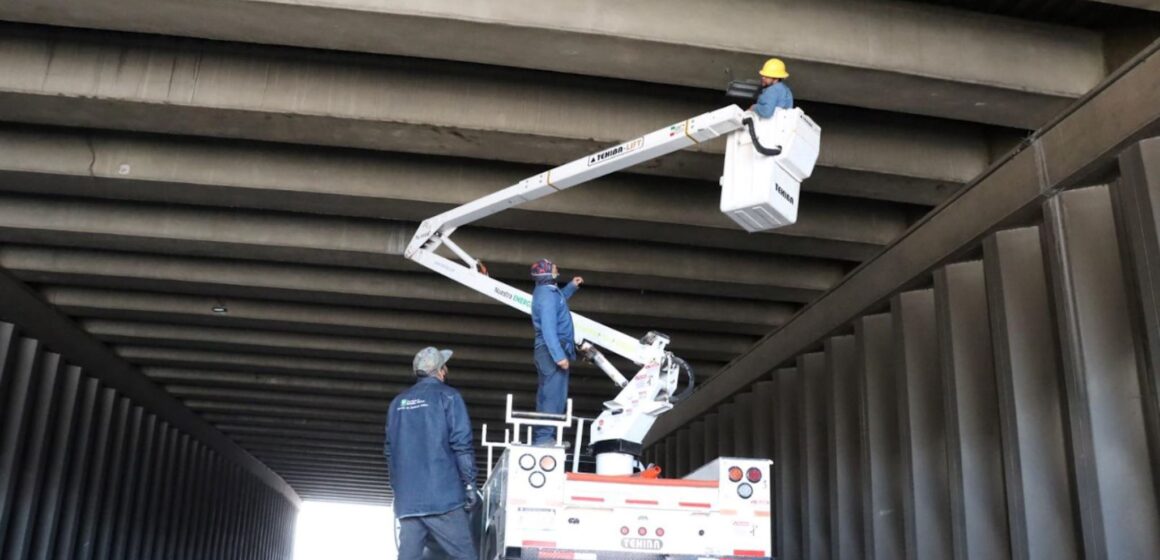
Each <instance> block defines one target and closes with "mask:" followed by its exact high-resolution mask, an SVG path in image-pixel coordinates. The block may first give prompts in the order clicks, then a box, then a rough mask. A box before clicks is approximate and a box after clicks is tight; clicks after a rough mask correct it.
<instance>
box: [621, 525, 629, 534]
mask: <svg viewBox="0 0 1160 560" xmlns="http://www.w3.org/2000/svg"><path fill="white" fill-rule="evenodd" d="M620 534H622V535H627V534H628V527H621V528H620Z"/></svg>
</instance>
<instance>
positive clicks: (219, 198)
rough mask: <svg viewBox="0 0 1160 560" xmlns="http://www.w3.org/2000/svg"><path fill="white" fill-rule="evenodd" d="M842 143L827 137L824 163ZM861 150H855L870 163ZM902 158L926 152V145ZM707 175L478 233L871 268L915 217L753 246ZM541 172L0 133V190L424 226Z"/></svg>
mask: <svg viewBox="0 0 1160 560" xmlns="http://www.w3.org/2000/svg"><path fill="white" fill-rule="evenodd" d="M881 125H882V126H883V127H885V125H886V123H885V122H883V123H881ZM900 134H902V132H901V131H900ZM909 134H910V135H911V136H919V137H921V136H922V135H921V134H918V133H917V132H915V131H910V132H909ZM927 140H929V142H927V143H931V142H934V140H933V139H927ZM840 141H841V139H840V138H839V139H834V140H831V139H829V137H828V136H827V141H826V142H827V151H828V150H829V145H830V144H831V143H838V142H840ZM851 143H853V142H851ZM865 145H873V146H880V147H883V151H887V152H888V151H889V149H888V148H886V147H889V146H895V145H896V143H892V142H889V141H887V140H886V139H881V138H876V139H872V140H870V141H867V142H866V144H865ZM865 145H861V144H857V147H859V148H861V149H863V150H865ZM853 148H854V146H851V149H853ZM895 149H899V150H903V151H906V150H911V153H913V150H922V151H923V152H924V153H925V152H929V151H930V149H929V148H926V147H925V146H924V145H923V144H914V145H909V146H895ZM930 157H932V158H933V157H934V156H933V154H932V155H931V156H930ZM910 159H912V160H913V159H915V158H910ZM917 159H919V160H926V159H927V158H925V157H924V158H917ZM713 164H714V169H715V171H714V174H715V175H714V178H713V182H712V183H710V182H706V181H697V180H675V179H671V178H656V177H642V176H636V175H625V174H619V175H612V176H610V177H607V178H604V179H601V180H597V181H594V182H592V183H589V184H586V185H584V187H583V188H577V189H572V190H568V191H566V192H563V193H560V194H558V195H555V196H550V197H545V198H542V199H540V200H537V201H534V202H531V203H529V204H526V205H524V206H521V207H520V208H518V209H514V210H510V211H507V212H504V213H502V214H500V215H497V216H495V217H492V218H489V219H487V220H485V221H482V222H480V224H479V225H485V226H489V227H496V228H503V229H516V230H529V229H531V230H536V231H547V232H551V233H560V234H572V235H584V236H595V237H604V238H609V239H625V238H628V239H643V240H651V241H660V242H667V243H680V244H688V245H695V246H708V247H722V248H729V249H738V250H741V249H744V250H754V251H762V252H781V253H787V254H806V255H811V256H814V255H816V256H823V257H831V258H840V259H845V260H863V259H865V258H867V257H868V256H870V254H872V253H873V252H875V251H877V250H878V249H879V248H880V247H881V246H882V245H885V244H887V243H889V242H890V241H893V240H894V238H895V237H897V236H898V235H899V234H901V233H902V232H903V231H904V230H905V228H906V227H907V225H908V224H909V221H910V217H911V215H913V214H914V213H915V212H914V209H913V208H910V207H906V206H898V205H894V204H888V203H884V202H881V201H875V202H869V201H865V200H851V199H850V198H848V197H842V196H829V195H824V194H810V195H809V203H807V204H803V205H802V208H801V212H800V215H799V217H798V222H797V223H796V224H795V225H793V226H789V227H785V228H780V229H778V230H776V231H774V232H770V233H767V234H760V235H750V234H747V233H745V232H743V231H741V230H740V229H739V228H738V227H737V225H736V224H734V223H733V222H732V221H731V220H729V219H728V218H726V217H725V216H724V215H723V214H721V212H719V211H718V207H719V194H718V193H719V192H720V188H719V186H718V185H717V180H716V177H719V176H720V174H721V158H719V157H718V158H715V159H714V161H713ZM984 164H985V161H980V162H979V165H978V166H977V169H976V168H975V167H972V168H971V170H970V171H971V172H974V171H977V170H981V169H982V167H983V165H984ZM542 171H543V168H542V167H533V166H518V165H505V164H500V163H489V162H482V161H479V160H464V159H451V158H445V157H440V158H431V157H416V156H412V155H402V154H381V153H370V152H364V151H353V150H335V149H325V148H318V147H310V148H302V147H298V146H290V145H285V144H253V143H237V142H225V143H223V142H221V141H215V140H209V139H204V138H174V137H171V136H140V135H124V134H110V133H106V132H97V131H84V132H78V131H73V130H62V129H44V128H34V127H27V126H21V125H11V124H9V125H4V124H0V190H7V191H13V192H27V193H33V194H56V195H75V196H82V197H96V198H111V199H130V200H141V201H152V202H165V203H173V202H181V203H186V204H192V205H197V206H206V205H209V206H214V205H228V206H230V207H237V208H251V209H267V210H285V211H291V212H301V213H307V214H330V215H339V216H351V217H362V218H374V219H390V220H403V221H414V222H419V221H421V220H424V219H426V218H429V217H431V216H433V215H435V214H437V213H439V212H442V211H444V210H448V209H450V208H452V207H453V206H455V205H459V204H463V203H466V202H469V201H471V200H474V199H477V198H480V197H482V196H485V195H487V194H490V193H492V192H494V191H497V190H499V189H502V188H504V187H506V186H508V185H510V184H513V183H515V182H518V181H520V180H522V179H524V178H525V177H528V176H531V175H534V174H537V173H540V172H542ZM857 174H858V171H856V170H841V171H836V172H835V175H842V176H843V178H841V179H840V180H838V181H835V183H836V184H839V185H840V189H841V190H839V191H837V192H839V194H847V195H850V196H863V195H868V194H869V195H872V194H873V193H870V192H868V190H869V189H870V188H871V187H870V183H869V182H867V181H862V180H860V179H858V178H857V176H856V175H857ZM870 175H871V176H878V175H874V174H873V173H871V174H870ZM815 183H820V182H819V181H817V180H816V179H811V180H810V181H809V182H807V183H806V187H807V189H813V187H812V185H814V184H815ZM890 184H891V185H896V186H898V187H899V188H901V189H906V190H908V191H909V190H914V188H916V184H915V182H914V180H913V179H911V178H907V177H899V178H898V180H897V181H895V182H891V183H890ZM939 184H940V185H945V188H939V187H931V189H929V190H930V191H931V192H930V194H929V195H925V194H924V195H917V194H916V195H915V196H906V195H902V194H900V195H898V196H890V197H887V196H885V195H883V196H880V197H878V198H889V199H891V200H893V199H900V200H902V201H904V202H918V203H921V204H934V203H937V202H939V201H941V200H942V199H943V198H944V197H945V196H946V195H947V194H949V192H950V191H951V190H953V189H954V188H957V186H958V185H959V181H957V180H956V181H954V182H943V183H939ZM847 190H849V192H847ZM924 192H925V190H924ZM678 224H679V225H678Z"/></svg>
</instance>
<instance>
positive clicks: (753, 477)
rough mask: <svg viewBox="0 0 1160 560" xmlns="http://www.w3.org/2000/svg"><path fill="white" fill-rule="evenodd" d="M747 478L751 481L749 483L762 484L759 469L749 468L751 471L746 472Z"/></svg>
mask: <svg viewBox="0 0 1160 560" xmlns="http://www.w3.org/2000/svg"><path fill="white" fill-rule="evenodd" d="M745 478H747V479H749V482H752V483H755V484H756V483H758V482H761V469H759V468H757V467H749V470H747V471H745Z"/></svg>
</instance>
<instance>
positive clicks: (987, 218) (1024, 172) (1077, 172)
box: [646, 42, 1160, 443]
mask: <svg viewBox="0 0 1160 560" xmlns="http://www.w3.org/2000/svg"><path fill="white" fill-rule="evenodd" d="M1153 91H1160V42H1157V43H1153V44H1152V45H1151V46H1150V47H1148V49H1146V50H1145V51H1143V52H1142V53H1140V55H1139V56H1137V57H1136V58H1135V59H1133V60H1132V61H1131V62H1129V63H1128V64H1127V65H1125V66H1124V67H1122V68H1121V69H1120V70H1119V71H1117V73H1116V74H1115V75H1114V76H1112V77H1111V78H1109V79H1108V80H1107V81H1106V82H1104V83H1103V84H1101V86H1100V87H1099V88H1097V89H1096V90H1094V91H1093V92H1091V93H1090V94H1089V95H1088V96H1087V97H1085V98H1084V99H1083V100H1082V101H1081V102H1079V103H1077V104H1076V105H1074V106H1073V107H1072V108H1071V109H1069V110H1068V111H1067V112H1066V113H1064V114H1062V115H1060V116H1059V117H1057V119H1056V120H1054V121H1053V122H1052V123H1050V124H1049V125H1048V126H1046V127H1045V128H1044V129H1042V130H1040V131H1038V132H1036V133H1035V135H1033V137H1032V138H1031V139H1030V140H1029V142H1030V143H1029V147H1028V148H1027V149H1024V150H1020V151H1015V152H1012V153H1011V154H1009V155H1008V156H1007V157H1006V158H1005V159H1004V160H1003V161H1002V162H1000V163H998V164H997V165H996V167H995V168H994V169H993V170H991V172H990V173H988V174H986V175H984V176H983V177H980V178H979V179H978V180H977V181H976V182H975V183H974V184H972V185H970V186H968V187H967V188H966V189H964V190H963V191H961V192H960V193H959V194H958V195H957V196H956V197H955V198H954V199H952V200H950V201H948V202H947V203H946V204H944V205H942V206H940V207H939V208H937V209H935V210H934V211H933V212H932V213H931V214H929V215H928V216H927V217H926V218H924V220H923V222H922V223H921V224H919V225H916V226H915V227H914V228H913V229H912V230H911V231H910V232H909V233H908V235H906V236H905V237H903V238H902V239H900V240H898V241H897V242H895V243H894V244H893V245H891V246H890V247H889V248H887V249H886V250H885V251H884V252H883V253H881V254H880V255H879V256H878V257H877V258H875V259H874V260H872V261H869V262H867V263H866V264H864V265H863V266H862V267H860V268H859V269H858V270H857V271H855V272H854V273H852V274H850V276H848V277H847V278H846V279H845V280H844V281H843V282H842V283H841V284H840V285H838V286H836V287H835V288H834V289H833V290H831V291H830V292H829V293H827V294H826V295H825V296H823V297H822V298H820V299H819V300H818V301H815V302H814V303H812V304H811V305H810V307H809V308H808V309H807V310H805V311H804V312H802V313H799V314H798V315H797V316H796V318H795V319H794V320H793V321H791V322H790V323H788V324H787V325H786V326H785V327H783V328H781V329H780V330H778V331H777V332H775V333H773V334H772V335H770V336H768V337H766V338H765V339H763V340H762V341H761V342H759V343H758V344H757V345H755V346H754V348H753V349H751V350H750V351H749V352H748V353H746V354H744V355H742V356H741V357H739V358H738V359H736V360H734V361H733V362H731V363H730V364H729V366H727V367H726V368H725V369H724V370H723V371H722V373H720V374H719V375H718V376H717V377H716V378H715V379H714V380H713V381H712V382H710V383H708V384H704V385H702V386H701V390H700V391H698V392H697V393H696V394H694V395H693V396H692V397H690V398H689V399H687V400H686V401H684V402H683V403H681V405H679V406H678V407H677V408H676V409H675V410H674V411H672V412H670V413H669V414H666V415H664V416H663V417H661V418H660V419H659V420H658V421H657V423H656V424H655V425H654V426H653V429H652V431H651V432H650V434H649V438H648V442H646V443H651V442H652V441H656V440H658V439H660V438H663V437H664V436H666V435H668V433H670V432H671V431H673V430H674V429H676V428H679V427H680V426H682V425H683V424H684V423H687V422H688V421H690V420H691V419H693V418H696V417H697V416H699V415H701V414H704V413H706V412H707V411H709V410H712V409H713V408H714V407H715V406H716V405H717V403H720V402H723V401H725V400H726V399H728V398H729V397H731V396H732V395H733V394H735V393H737V392H738V391H741V390H743V389H744V388H745V387H748V386H749V385H750V384H751V383H753V382H755V381H757V380H758V379H760V378H762V377H763V376H765V375H766V374H767V373H768V372H769V369H770V368H771V367H776V366H777V365H778V364H781V363H783V362H785V361H786V360H789V359H792V358H793V357H794V356H796V355H797V354H798V353H800V352H801V351H802V350H803V349H805V348H808V347H810V346H811V345H814V344H816V343H817V341H818V340H820V339H821V338H823V337H825V336H827V335H829V334H830V333H832V332H834V331H835V330H837V329H840V328H842V327H843V326H845V325H847V324H849V322H850V321H851V320H853V319H854V318H855V317H858V316H860V315H862V314H864V313H866V312H867V311H868V310H871V309H872V308H873V307H875V306H877V305H880V304H881V303H882V302H883V301H884V300H885V299H886V298H888V297H890V296H891V295H892V294H895V293H897V292H899V290H902V289H905V288H906V287H907V286H912V285H914V284H917V283H919V282H923V281H925V279H927V278H929V276H928V275H929V273H930V271H931V270H933V269H934V268H936V267H938V266H940V265H942V264H944V263H945V262H946V261H948V260H950V259H952V258H955V257H956V256H958V255H960V254H962V253H963V252H965V251H969V250H975V249H977V247H978V246H979V243H980V242H981V240H982V239H983V238H984V237H985V236H987V235H989V234H990V233H993V232H994V231H996V230H998V229H1000V228H1003V227H1005V226H1006V227H1009V226H1011V225H1012V224H1013V223H1017V222H1018V221H1019V220H1020V219H1026V217H1027V216H1029V215H1036V213H1038V212H1039V211H1040V205H1041V204H1042V203H1043V202H1044V201H1045V200H1046V199H1047V198H1049V197H1050V196H1052V195H1053V194H1055V193H1057V192H1059V191H1062V190H1064V189H1068V188H1074V187H1077V186H1080V185H1083V184H1084V183H1085V182H1088V181H1093V180H1097V179H1098V178H1100V177H1103V176H1106V175H1108V174H1109V173H1111V172H1113V169H1112V168H1113V167H1114V166H1115V161H1116V160H1115V158H1116V156H1117V155H1119V154H1120V152H1122V151H1123V150H1124V149H1125V148H1127V147H1128V146H1129V145H1131V144H1133V143H1135V142H1138V141H1140V140H1142V139H1144V138H1148V137H1150V136H1154V135H1156V134H1158V133H1160V104H1157V103H1155V100H1154V99H1153V96H1151V95H1142V94H1141V93H1140V92H1153Z"/></svg>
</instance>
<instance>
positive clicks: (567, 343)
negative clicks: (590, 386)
mask: <svg viewBox="0 0 1160 560" xmlns="http://www.w3.org/2000/svg"><path fill="white" fill-rule="evenodd" d="M578 289H579V288H578V287H577V286H576V285H575V284H573V283H571V282H568V285H567V286H564V288H563V289H561V288H559V287H557V286H556V285H555V284H552V283H548V284H540V285H538V286H536V289H535V290H533V291H532V328H534V329H535V330H536V344H535V348H539V347H541V346H546V347H547V348H548V353H549V354H551V355H552V361H554V362H558V361H560V360H563V359H564V358H568V359H569V360H575V359H576V331H575V329H574V328H573V326H572V312H571V311H569V310H568V299H569V298H571V297H572V294H575V293H576V290H578Z"/></svg>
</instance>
